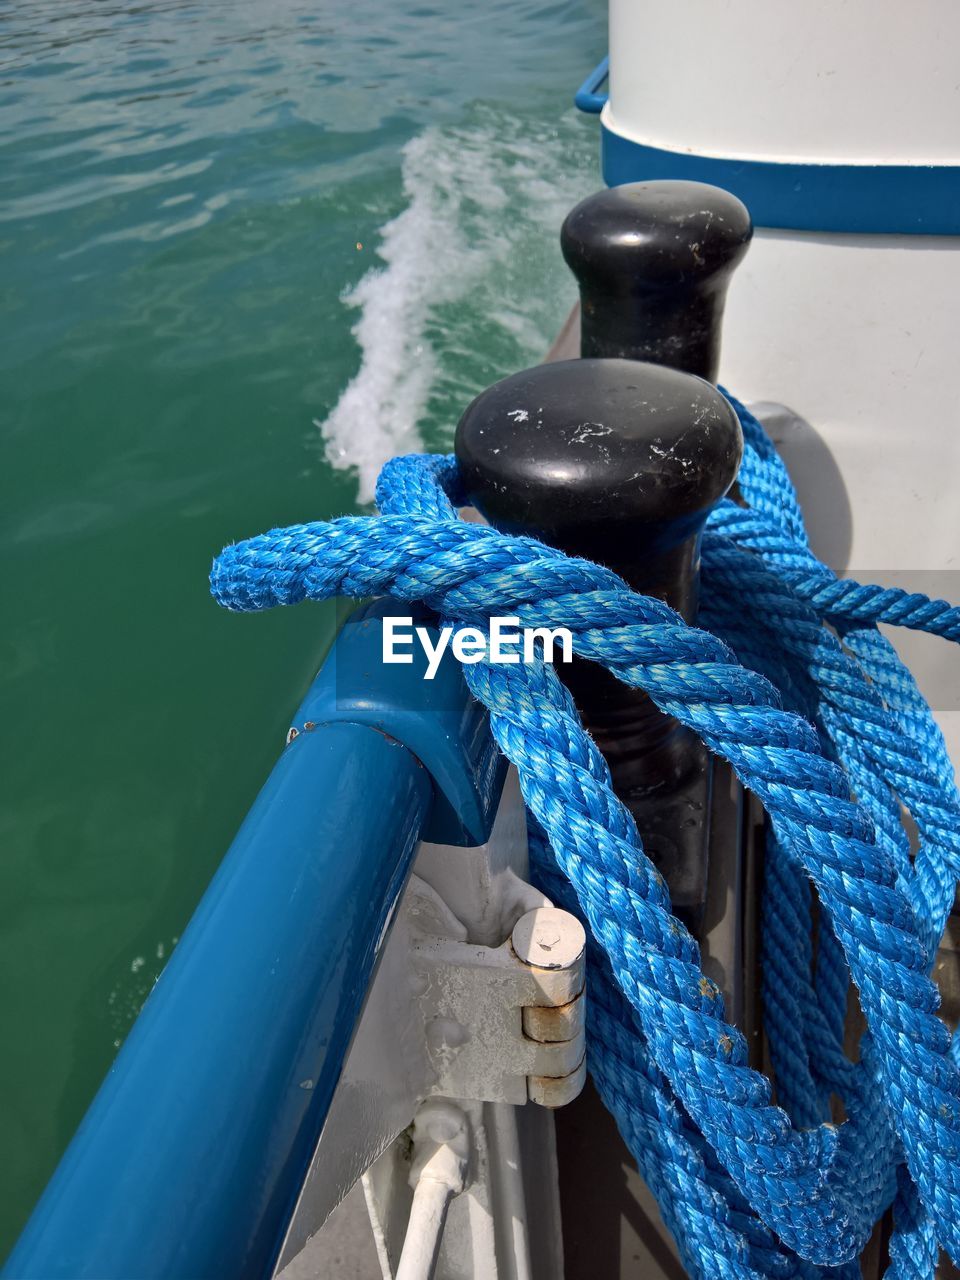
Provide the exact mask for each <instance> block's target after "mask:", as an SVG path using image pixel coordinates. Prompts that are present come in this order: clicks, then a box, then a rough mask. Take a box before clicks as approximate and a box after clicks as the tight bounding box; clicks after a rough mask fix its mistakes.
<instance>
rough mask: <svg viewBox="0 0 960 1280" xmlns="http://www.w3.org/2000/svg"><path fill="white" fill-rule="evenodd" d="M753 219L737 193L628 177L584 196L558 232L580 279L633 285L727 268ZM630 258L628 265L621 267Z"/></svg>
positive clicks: (655, 286)
mask: <svg viewBox="0 0 960 1280" xmlns="http://www.w3.org/2000/svg"><path fill="white" fill-rule="evenodd" d="M752 234H753V227H752V224H751V222H750V214H749V213H748V212H747V209H746V206H745V205H744V204H743V203H742V201H740V200H738V199H737V197H736V196H735V195H732V194H731V193H730V192H729V191H724V190H722V189H721V188H720V187H712V186H708V185H707V184H706V183H702V182H681V181H667V180H659V181H654V182H631V183H627V184H626V185H624V186H620V187H610V188H608V189H607V190H605V191H599V192H597V194H596V195H592V196H588V197H587V198H586V199H585V200H581V201H580V203H579V204H578V205H576V206H575V207H574V208H573V209H571V211H570V213H568V214H567V217H566V219H565V220H564V223H563V229H562V230H561V232H560V244H561V248H562V249H563V256H564V258H565V259H566V261H567V264H568V265H569V267H570V269H571V271H573V273H574V275H576V276H577V278H578V279H579V280H580V281H581V283H587V282H589V281H590V280H591V279H596V280H597V281H606V282H611V281H612V282H616V283H617V284H618V285H619V284H624V285H627V286H629V287H630V288H631V290H635V291H638V292H641V293H643V292H647V291H650V292H655V291H658V290H661V289H673V288H676V287H678V286H679V287H681V288H691V287H695V286H696V285H697V284H700V283H702V282H703V281H705V280H709V279H713V278H716V277H717V276H718V275H721V276H723V277H725V276H727V275H729V274H730V272H731V271H733V269H734V267H736V265H737V263H738V262H739V261H740V259H741V258H742V257H743V255H744V254H745V253H746V251H747V247H748V245H749V243H750V238H751V236H752ZM631 263H632V264H635V266H636V269H635V270H634V271H632V272H631V271H629V270H626V277H627V278H626V279H624V276H625V267H628V266H629V264H631Z"/></svg>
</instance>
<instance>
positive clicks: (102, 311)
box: [0, 0, 606, 1255]
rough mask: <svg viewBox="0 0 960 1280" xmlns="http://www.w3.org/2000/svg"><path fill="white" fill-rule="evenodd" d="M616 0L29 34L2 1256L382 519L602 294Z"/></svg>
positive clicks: (17, 333) (6, 141)
mask: <svg viewBox="0 0 960 1280" xmlns="http://www.w3.org/2000/svg"><path fill="white" fill-rule="evenodd" d="M604 18H605V5H604V3H603V0H556V2H554V3H546V2H544V0H485V2H484V3H477V2H476V0H442V2H438V3H411V4H409V5H407V4H404V3H401V2H400V0H353V2H352V3H351V4H349V5H343V4H336V5H335V4H333V3H331V0H313V3H307V2H306V0H256V2H254V0H231V2H230V3H225V2H222V3H219V4H217V3H213V2H212V0H201V2H200V3H190V2H184V0H141V2H140V3H135V4H134V3H124V4H121V3H114V2H113V0H83V2H82V3H81V2H80V0H7V2H6V3H5V4H4V5H3V6H2V7H0V319H2V335H3V342H2V345H0V448H2V455H0V456H2V462H0V499H2V500H0V574H2V584H0V601H2V626H0V741H2V749H3V763H2V805H0V1025H2V1028H3V1037H2V1052H0V1107H2V1132H3V1142H2V1148H0V1149H2V1159H0V1255H2V1254H4V1253H5V1252H6V1250H7V1248H8V1247H9V1245H10V1244H11V1243H12V1241H13V1239H14V1237H15V1235H16V1232H17V1231H18V1229H19V1227H20V1225H21V1224H22V1222H23V1220H24V1218H25V1216H26V1215H27V1213H28V1212H29V1210H30V1208H31V1206H32V1204H33V1202H34V1200H35V1199H36V1197H37V1195H38V1194H39V1192H40V1190H41V1189H42V1186H43V1184H44V1182H45V1180H46V1179H47V1177H48V1176H49V1174H50V1172H51V1170H52V1168H53V1166H54V1164H55V1163H56V1160H57V1158H58V1157H59V1155H60V1153H61V1152H62V1150H63V1149H64V1147H65V1145H66V1143H67V1142H68V1141H69V1139H70V1136H71V1134H72V1132H73V1130H74V1129H75V1127H76V1124H77V1122H78V1120H79V1118H80V1116H81V1115H82V1113H83V1111H84V1109H85V1107H86V1105H87V1103H88V1102H89V1100H90V1098H91V1096H92V1094H93V1092H94V1091H95V1089H96V1087H97V1085H98V1083H99V1081H100V1079H101V1078H102V1076H103V1074H104V1072H105V1070H106V1069H107V1067H108V1066H109V1063H110V1061H111V1058H112V1056H113V1054H114V1053H115V1052H116V1048H117V1046H118V1045H119V1044H120V1043H121V1042H122V1040H123V1037H124V1036H125V1034H126V1032H127V1030H128V1029H129V1026H130V1024H131V1022H132V1020H133V1018H134V1017H135V1015H136V1013H137V1010H138V1009H139V1007H140V1006H141V1004H142V1002H143V1000H144V998H145V997H146V995H147V994H148V992H149V991H150V988H151V986H152V985H153V983H154V982H155V980H156V978H157V976H158V974H159V972H160V970H161V969H162V967H163V964H164V961H165V960H166V958H167V957H168V956H169V954H170V951H171V949H172V947H173V946H174V945H175V943H176V940H177V938H178V936H179V934H180V932H181V931H182V929H183V928H184V926H185V924H186V922H187V920H188V919H189V917H190V914H191V911H192V909H193V907H194V906H195V904H196V902H197V900H198V898H199V896H200V895H201V894H202V892H203V890H204V887H205V886H206V884H207V882H208V881H209V879H210V877H211V875H212V873H213V871H214V869H215V868H216V865H217V863H218V861H219V860H220V858H221V857H222V855H223V853H224V851H225V849H226V847H227V846H228V844H229V842H230V839H231V837H232V835H233V833H234V832H235V830H236V828H237V826H238V825H239V823H240V821H241V819H242V817H243V815H244V813H245V812H246V810H247V808H248V807H249V805H250V803H251V801H252V799H253V797H254V796H255V794H256V791H257V789H258V787H259V785H260V783H261V782H262V780H263V778H264V777H265V775H266V773H267V772H268V770H269V768H270V766H271V763H272V761H273V760H274V759H275V757H276V755H277V753H278V750H279V748H280V745H281V743H282V740H283V734H284V731H285V729H286V726H287V724H288V721H289V717H290V715H291V713H292V711H293V710H294V709H295V707H296V705H297V702H298V700H299V698H300V696H301V695H302V693H303V691H304V689H305V687H306V685H307V683H308V681H309V679H310V677H311V675H312V674H313V671H314V670H315V667H316V665H317V662H318V660H319V658H320V656H321V655H322V653H323V651H324V648H325V646H326V644H327V643H328V642H329V638H330V634H331V629H332V625H333V615H332V613H331V611H330V610H329V609H326V608H324V607H321V606H312V605H302V606H300V607H298V608H297V609H296V610H290V611H285V612H278V613H276V614H270V615H263V616H243V617H238V616H234V615H229V614H226V613H223V612H221V611H219V610H218V609H217V608H216V607H215V606H214V605H213V603H212V602H211V601H210V599H209V596H208V593H207V584H206V575H207V572H208V569H209V564H210V560H211V558H212V556H213V555H214V554H215V553H216V552H217V551H218V550H219V548H220V547H221V546H222V545H223V544H224V543H225V542H228V541H230V540H233V539H236V538H239V537H242V536H245V535H247V534H250V533H254V532H257V531H259V530H261V529H264V528H267V527H270V526H272V525H276V524H282V523H285V522H289V521H296V520H305V519H319V518H323V517H326V516H329V515H332V514H335V513H340V512H345V511H351V510H356V509H358V507H359V506H360V505H362V504H363V503H364V502H365V501H367V500H368V499H369V497H370V494H371V492H372V482H373V478H374V476H375V474H376V469H377V466H378V464H379V463H380V462H381V461H382V460H383V459H384V458H385V457H387V456H389V455H390V454H392V453H395V452H397V451H401V450H408V449H410V448H416V447H419V446H421V445H426V446H427V447H430V448H439V447H444V446H446V445H448V444H449V442H450V440H451V437H452V430H453V426H454V424H455V422H456V419H457V417H458V415H459V413H460V411H461V410H462V408H463V407H464V405H465V404H466V403H467V401H468V400H469V399H470V397H471V396H473V395H474V394H475V393H476V392H477V391H478V390H480V389H481V388H482V387H484V386H486V385H487V384H488V383H490V382H491V381H493V380H494V379H496V378H497V377H500V376H502V375H504V374H506V373H509V372H511V371H513V370H514V369H516V368H519V367H522V366H523V365H524V364H526V363H529V362H531V361H532V360H534V359H536V358H537V357H538V356H539V355H540V354H541V353H542V351H543V349H544V348H545V347H546V345H547V344H548V342H549V341H550V339H551V338H552V336H553V334H554V333H555V332H556V330H557V329H558V328H559V326H560V324H561V322H562V320H563V318H564V316H565V314H566V311H567V310H568V308H569V305H570V303H571V301H572V298H573V288H572V285H571V283H570V281H569V280H568V278H567V276H566V272H565V269H564V267H563V264H562V262H561V259H560V255H559V251H558V249H557V231H558V228H559V224H560V220H561V218H562V216H563V213H564V212H565V211H566V209H567V208H568V207H569V206H570V205H571V204H572V203H573V202H574V201H575V200H576V199H579V198H580V197H581V196H582V195H584V194H586V193H587V192H588V191H590V190H591V189H593V188H595V187H596V186H598V185H599V180H598V172H597V138H596V125H595V122H593V121H588V120H584V119H580V118H577V117H576V116H575V114H574V112H573V111H572V110H571V109H570V105H569V104H570V99H571V94H572V91H573V89H574V87H575V86H576V84H577V83H578V82H579V80H580V79H581V78H582V76H583V75H584V74H585V72H586V71H587V70H588V69H589V68H590V67H591V66H592V65H593V64H594V63H595V62H596V60H597V59H598V58H599V56H600V55H601V54H602V53H603V51H604V47H605V42H606V32H605V24H604Z"/></svg>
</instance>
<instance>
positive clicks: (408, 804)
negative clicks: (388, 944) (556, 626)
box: [3, 602, 503, 1280]
mask: <svg viewBox="0 0 960 1280" xmlns="http://www.w3.org/2000/svg"><path fill="white" fill-rule="evenodd" d="M391 608H392V606H391V605H390V604H389V602H377V603H376V604H374V605H372V606H369V607H368V608H367V609H365V610H362V611H360V613H359V614H357V615H355V619H354V621H353V622H352V623H348V624H347V625H346V626H345V627H344V629H343V631H342V632H341V634H340V636H339V637H338V639H337V642H336V643H335V645H334V647H333V649H332V651H331V654H330V656H329V657H328V659H327V661H326V662H325V663H324V666H323V668H322V669H321V671H320V673H319V675H318V676H317V679H316V681H315V682H314V684H313V686H312V687H311V689H310V691H309V693H308V694H307V697H306V699H305V701H304V703H303V705H302V706H301V708H300V710H299V712H298V713H297V717H296V720H295V722H294V723H295V727H296V728H297V730H298V732H297V733H296V734H295V735H292V737H291V741H290V742H289V743H288V745H287V747H286V748H285V750H284V751H283V753H282V755H281V756H280V759H279V761H278V763H277V765H276V766H275V768H274V770H273V772H272V773H271V774H270V777H269V778H268V780H267V782H266V784H265V785H264V788H263V790H262V791H261V792H260V795H259V796H258V797H257V800H256V802H255V803H254V805H253V808H252V809H251V810H250V813H249V814H248V816H247V818H246V820H245V822H244V824H243V826H242V827H241V829H240V832H239V833H238V835H237V837H236V839H235V840H234V842H233V844H232V846H231V848H230V850H229V852H228V853H227V855H226V857H225V858H224V861H223V863H222V864H221V866H220V869H219V871H218V872H217V874H216V876H215V877H214V879H213V881H212V883H211V884H210V887H209V889H208V890H207V892H206V894H205V895H204V897H203V899H202V901H201V903H200V906H199V908H198V909H197V911H196V914H195V915H194V917H193V919H192V920H191V922H190V924H189V926H188V928H187V929H186V931H185V932H184V935H183V937H182V939H181V941H180V943H179V945H178V946H177V948H176V950H175V951H174V953H173V955H172V957H171V959H170V962H169V964H168V965H167V967H166V969H165V970H164V972H163V974H162V976H161V978H160V981H159V982H158V983H157V986H156V987H155V988H154V990H153V992H152V994H151V995H150V997H149V999H148V1000H147V1002H146V1004H145V1005H144V1008H143V1011H142V1012H141V1014H140V1017H139V1018H138V1019H137V1022H136V1023H135V1025H134V1027H133V1029H132V1030H131V1032H130V1035H129V1037H128V1038H127V1040H126V1042H125V1044H124V1045H123V1048H122V1049H121V1051H120V1053H119V1055H118V1057H117V1059H116V1062H115V1063H114V1065H113V1067H112V1069H111V1070H110V1072H109V1074H108V1076H107V1078H106V1080H105V1081H104V1083H103V1085H102V1087H101V1089H100V1091H99V1093H98V1094H97V1096H96V1098H95V1099H94V1102H93V1104H92V1105H91V1107H90V1110H89V1111H88V1113H87V1115H86V1117H85V1119H84V1121H83V1123H82V1124H81V1126H80V1129H79V1130H78V1132H77V1134H76V1136H75V1138H74V1140H73V1142H72V1143H71V1145H70V1147H69V1149H68V1150H67V1153H66V1155H65V1156H64V1158H63V1160H62V1161H61V1163H60V1166H59V1168H58V1169H57V1171H56V1173H55V1174H54V1176H53V1178H52V1179H51V1181H50V1183H49V1185H48V1187H47V1189H46V1191H45V1192H44V1194H43V1196H42V1197H41V1200H40V1202H39V1204H38V1205H37V1207H36V1209H35V1210H34V1213H33V1216H32V1217H31V1219H30V1221H29V1223H28V1224H27V1227H26V1229H25V1231H24V1233H23V1235H22V1236H21V1238H20V1240H19V1242H18V1243H17V1245H16V1247H15V1249H14V1251H13V1253H12V1254H11V1256H10V1258H9V1260H8V1261H7V1264H6V1267H5V1268H4V1270H3V1275H4V1276H5V1277H8V1280H12V1278H14V1277H17V1278H18V1280H27V1278H29V1280H36V1278H37V1277H40V1276H42V1277H43V1278H44V1280H55V1278H56V1277H63V1278H64V1280H94V1278H96V1280H129V1278H130V1277H132V1276H136V1277H138V1280H186V1278H188V1277H189V1280H197V1278H206V1277H211V1278H213V1277H217V1278H218V1280H219V1278H220V1277H224V1276H230V1277H232V1278H237V1280H241V1278H242V1280H246V1278H248V1277H249V1278H251V1280H252V1278H254V1277H256V1278H258V1280H259V1278H260V1277H265V1276H269V1275H270V1273H271V1270H272V1267H273V1264H274V1262H275V1259H276V1256H277V1252H278V1250H279V1247H280V1244H281V1242H282V1239H283V1236H284V1233H285V1231H286V1228H287V1226H288V1224H289V1221H290V1218H291V1215H292V1212H293V1209H294V1206H295V1204H296V1199H297V1195H298V1193H299V1191H300V1188H301V1186H302V1183H303V1179H304V1176H305V1174H306V1171H307V1169H308V1167H309V1162H310V1159H311V1156H312V1153H313V1151H314V1148H315V1146H316V1143H317V1139H318V1137H319V1134H320V1131H321V1128H322V1126H323V1121H324V1119H325V1117H326V1114H327V1110H328V1108H329V1105H330V1099H331V1097H332V1095H333V1091H334V1089H335V1087H336V1084H337V1080H338V1079H339V1076H340V1071H341V1068H342V1065H343V1061H344V1057H345V1055H346V1052H347V1048H348V1046H349V1043H350V1040H351V1038H352V1035H353V1031H354V1029H355V1026H356V1022H357V1019H358V1017H359V1014H360V1010H361V1007H362V1002H363V998H364V994H365V992H366V990H367V987H368V985H369V982H370V977H371V974H372V971H373V967H374V964H375V962H376V959H377V953H378V948H379V947H380V946H381V945H382V942H383V939H384V934H385V932H386V926H387V923H388V922H389V920H390V918H391V916H392V913H393V911H394V908H395V907H396V905H397V902H398V899H399V895H400V893H401V891H402V889H403V885H404V883H405V881H406V878H407V874H408V872H409V869H410V865H411V862H412V859H413V854H414V850H415V847H416V844H417V841H418V838H419V836H420V834H421V832H423V833H424V834H429V835H431V837H432V838H436V839H446V840H447V841H448V842H449V841H450V840H453V841H455V842H458V843H464V842H465V843H473V842H476V841H477V839H478V838H479V840H483V839H485V838H486V836H487V834H488V832H489V826H490V823H491V822H492V817H493V812H494V809H495V805H496V799H497V796H498V794H499V790H500V786H501V784H502V779H503V767H502V765H500V764H499V763H498V762H497V757H496V752H495V749H494V748H493V744H492V740H491V738H490V734H489V730H488V729H487V728H486V724H485V718H486V712H485V711H484V710H483V709H482V708H481V707H480V706H479V704H477V703H476V702H474V701H473V700H472V699H470V698H469V695H468V694H467V693H466V689H465V687H464V685H463V682H462V678H461V676H460V673H459V670H458V669H457V664H456V663H455V662H451V663H450V664H448V665H447V666H446V667H445V668H442V669H441V672H440V673H439V674H438V676H437V679H436V680H434V681H432V682H425V681H423V680H422V678H421V676H422V670H420V669H419V667H418V665H417V664H414V665H413V666H389V667H385V666H383V664H382V663H381V662H380V661H379V650H380V628H381V624H382V617H383V615H384V613H386V612H389V611H390V610H391ZM402 612H405V613H409V612H410V609H409V607H405V608H404V609H403V610H402ZM359 672H362V674H363V678H364V679H363V683H362V684H359V685H358V673H359ZM418 707H419V709H420V712H421V714H420V715H419V716H418V715H417V708H418ZM408 739H409V740H410V741H408ZM438 797H439V798H440V802H439V803H438V802H437V798H438ZM464 814H466V815H468V819H469V821H468V824H467V825H472V827H473V830H459V831H458V830H457V823H458V822H460V819H461V817H462V815H464ZM462 825H463V824H462V823H461V826H462Z"/></svg>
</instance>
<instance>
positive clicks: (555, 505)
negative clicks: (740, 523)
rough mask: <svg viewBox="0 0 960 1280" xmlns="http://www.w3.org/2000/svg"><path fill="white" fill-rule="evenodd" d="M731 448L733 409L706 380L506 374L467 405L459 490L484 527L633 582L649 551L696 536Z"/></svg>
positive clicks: (630, 366) (537, 371)
mask: <svg viewBox="0 0 960 1280" xmlns="http://www.w3.org/2000/svg"><path fill="white" fill-rule="evenodd" d="M742 448H743V440H742V435H741V431H740V424H739V422H738V421H737V417H736V414H735V413H734V411H733V408H732V407H731V405H730V404H729V403H728V401H727V400H726V399H725V398H724V397H723V396H722V395H721V394H720V392H718V391H717V389H716V388H715V387H714V386H712V385H711V384H710V383H708V382H705V381H704V380H703V379H701V378H697V377H693V376H691V375H690V374H684V373H679V372H677V371H676V370H674V369H670V368H666V367H664V366H660V365H653V364H643V363H639V362H636V361H631V360H617V359H598V360H567V361H560V362H558V363H555V364H548V365H540V366H539V367H537V368H533V369H528V370H525V371H524V372H522V373H517V374H514V375H513V376H512V377H509V378H505V379H503V381H502V382H498V383H496V384H495V385H494V386H492V387H490V388H489V389H488V390H487V391H484V392H483V393H482V394H481V395H479V396H478V397H477V398H476V399H475V400H474V401H473V403H472V404H471V405H470V406H469V408H468V409H467V411H466V412H465V413H464V415H463V417H462V418H461V420H460V425H459V427H458V429H457V436H456V452H457V459H458V462H459V466H460V471H461V475H462V477H463V480H464V484H465V488H466V490H467V492H468V493H469V494H470V495H471V499H472V501H473V502H474V503H475V505H476V506H477V507H478V508H479V510H480V511H481V512H482V514H483V515H484V516H486V517H487V519H488V520H490V521H491V523H493V524H495V525H497V527H498V528H501V529H504V530H505V531H508V532H514V533H529V534H533V535H534V536H537V537H540V538H542V539H543V540H544V541H546V542H549V543H551V544H552V545H554V546H558V547H561V548H562V549H563V550H564V551H567V552H568V553H570V554H574V555H585V556H589V557H591V558H593V559H597V560H599V561H601V563H604V564H606V565H607V566H608V567H610V568H613V569H616V570H617V571H618V572H621V573H623V574H624V576H625V577H627V578H628V580H631V579H633V580H634V581H637V580H639V581H642V582H646V581H647V580H648V579H649V576H650V575H649V573H647V572H644V571H643V563H642V562H644V561H649V557H650V555H651V553H657V552H660V551H666V550H668V549H669V548H671V547H674V546H676V545H677V544H679V543H681V542H683V541H685V540H687V539H689V538H690V537H691V535H693V534H696V533H697V532H699V529H700V528H701V527H702V525H703V523H704V521H705V520H706V517H707V515H708V514H709V511H710V509H711V508H712V507H713V506H714V505H715V504H716V503H717V502H718V501H719V500H720V499H721V498H722V497H723V496H724V494H725V493H726V492H727V490H728V489H729V488H730V486H731V485H732V484H733V481H734V479H735V478H736V474H737V468H738V466H739V463H740V457H741V453H742ZM635 563H636V568H637V572H632V566H634V564H635ZM648 567H650V566H648ZM638 574H639V578H638Z"/></svg>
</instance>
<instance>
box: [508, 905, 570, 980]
mask: <svg viewBox="0 0 960 1280" xmlns="http://www.w3.org/2000/svg"><path fill="white" fill-rule="evenodd" d="M510 940H511V942H512V943H513V949H514V951H515V952H516V954H517V957H518V959H519V960H521V961H522V962H523V963H524V964H529V965H533V966H535V967H536V968H538V969H569V968H570V967H571V966H572V965H574V964H576V962H577V961H578V960H579V959H580V957H581V956H582V955H583V952H584V949H585V947H586V945H587V936H586V934H585V933H584V931H583V925H582V924H581V923H580V921H579V920H578V919H577V918H576V917H575V916H572V915H570V913H569V912H567V911H561V910H560V909H559V908H558V907H537V908H536V910H535V911H528V912H527V913H526V915H523V916H521V917H520V919H519V920H518V921H517V923H516V924H515V925H514V927H513V934H512V935H511V939H510Z"/></svg>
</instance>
